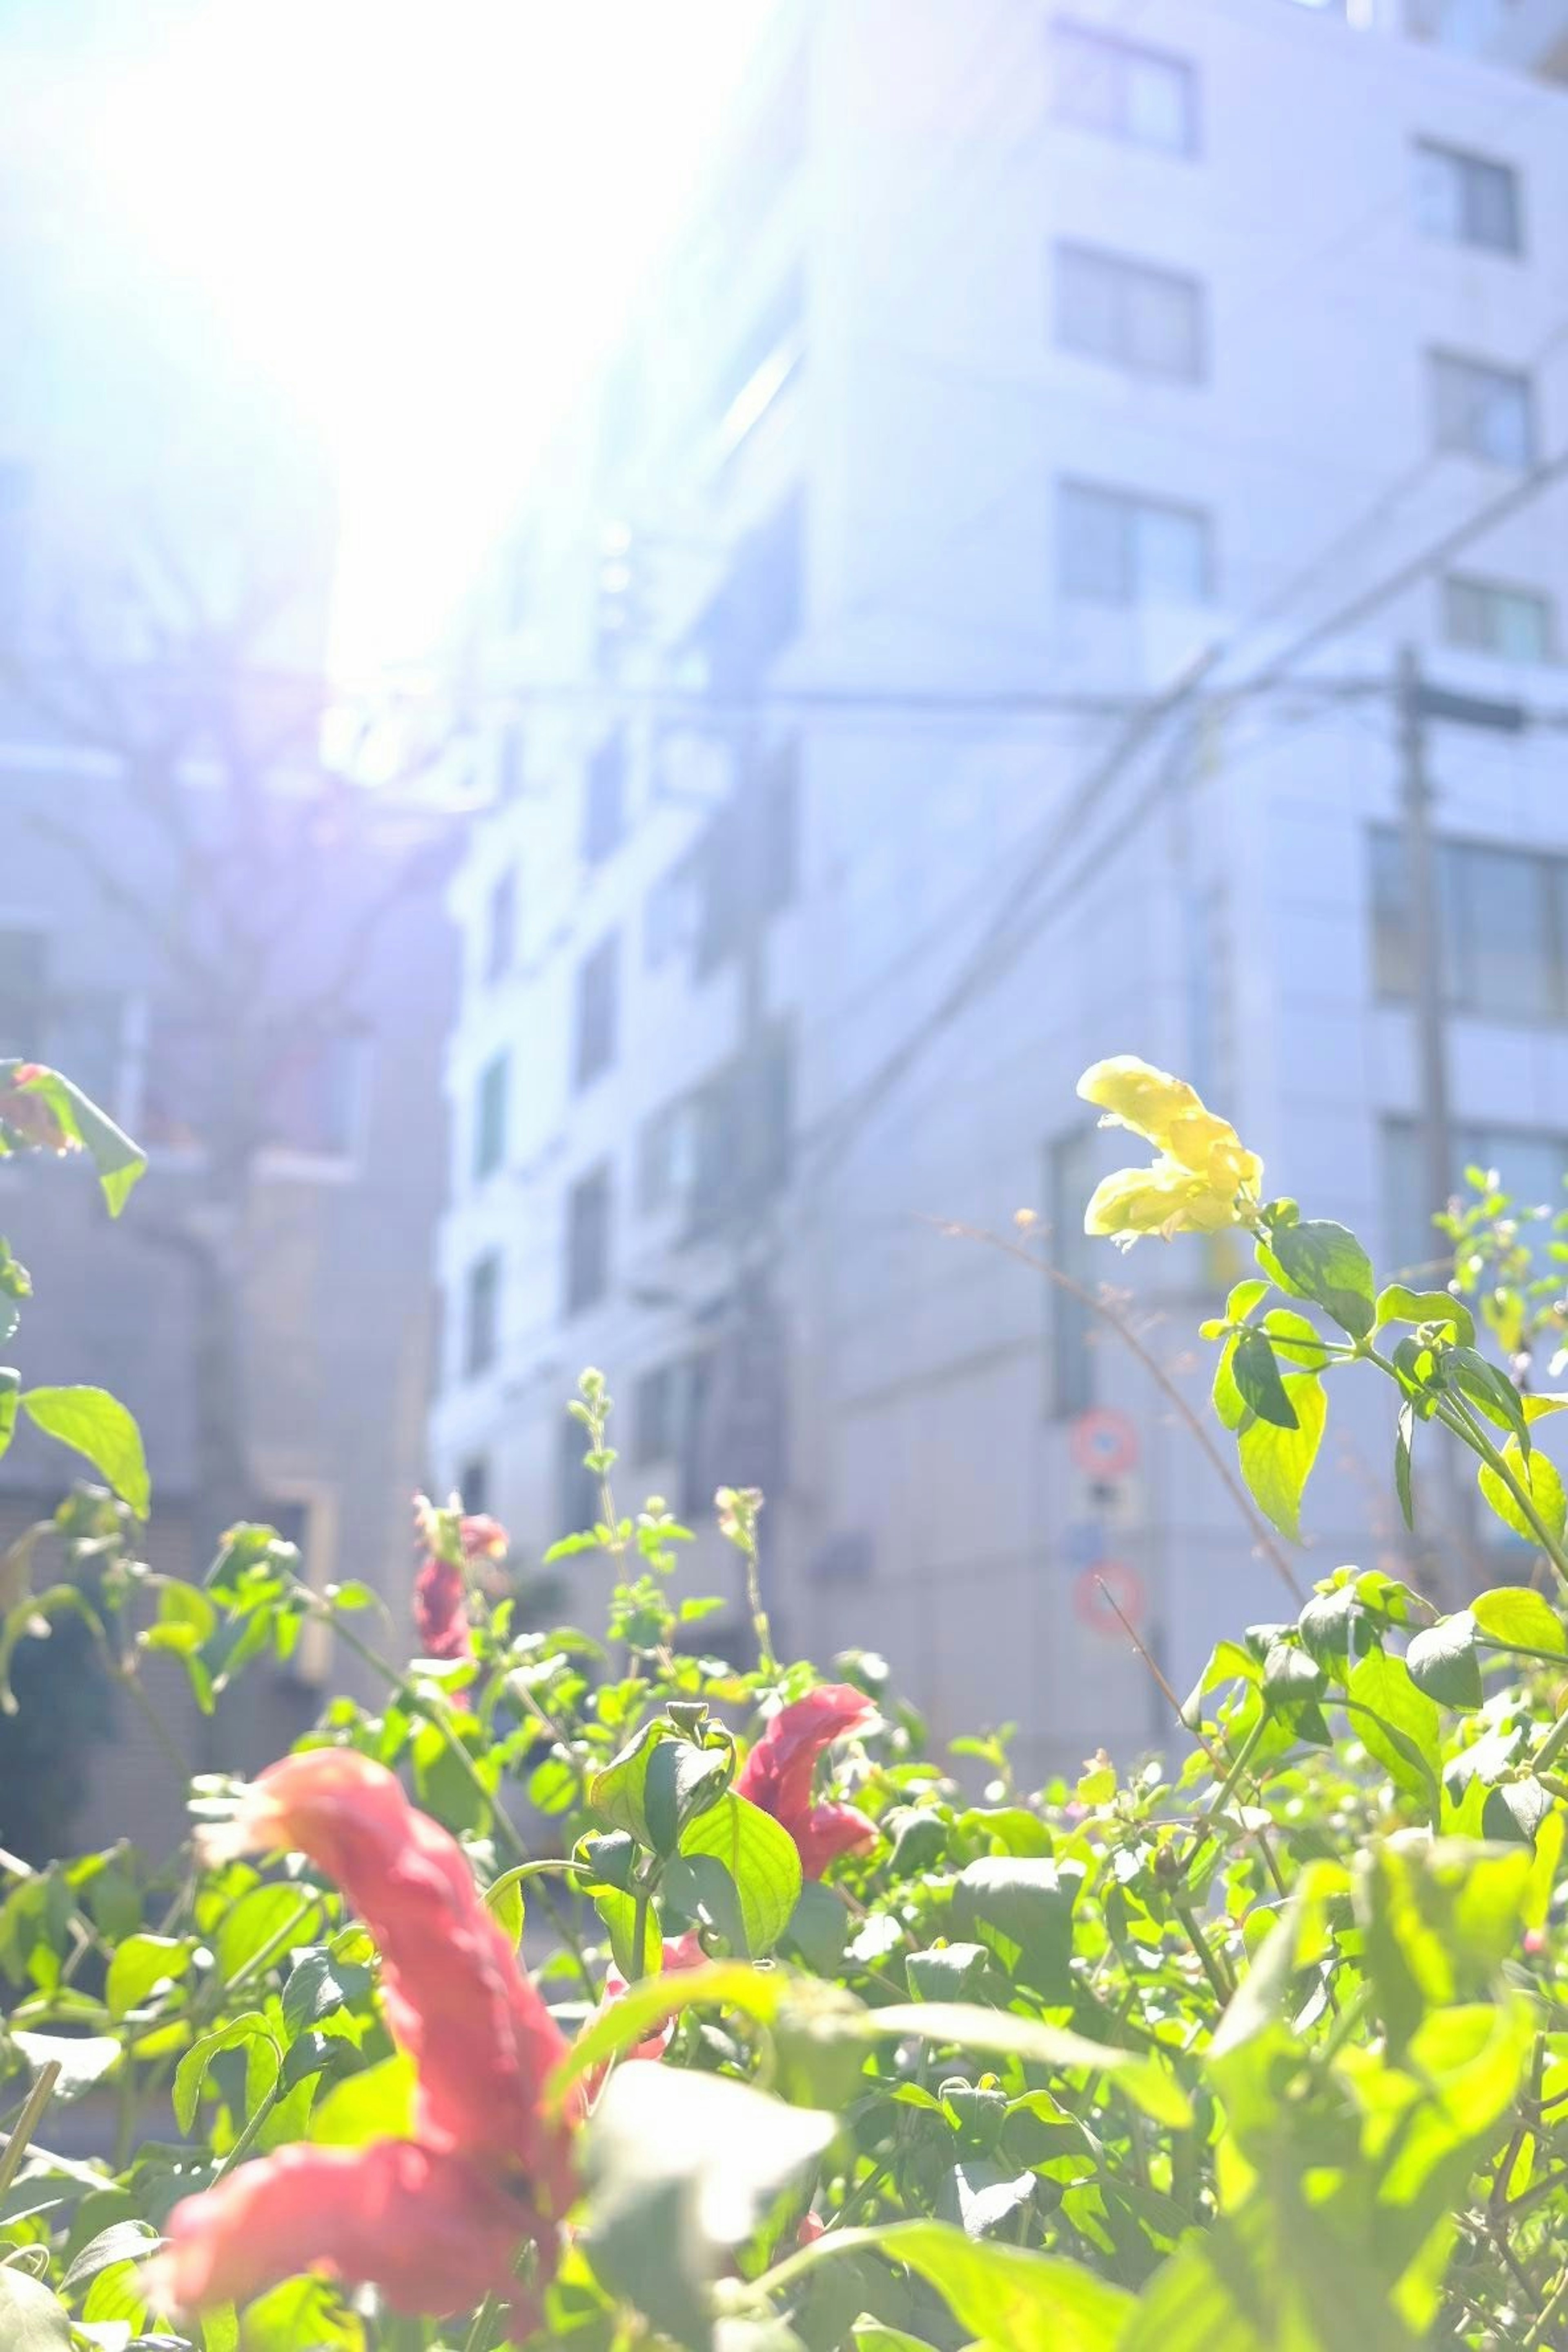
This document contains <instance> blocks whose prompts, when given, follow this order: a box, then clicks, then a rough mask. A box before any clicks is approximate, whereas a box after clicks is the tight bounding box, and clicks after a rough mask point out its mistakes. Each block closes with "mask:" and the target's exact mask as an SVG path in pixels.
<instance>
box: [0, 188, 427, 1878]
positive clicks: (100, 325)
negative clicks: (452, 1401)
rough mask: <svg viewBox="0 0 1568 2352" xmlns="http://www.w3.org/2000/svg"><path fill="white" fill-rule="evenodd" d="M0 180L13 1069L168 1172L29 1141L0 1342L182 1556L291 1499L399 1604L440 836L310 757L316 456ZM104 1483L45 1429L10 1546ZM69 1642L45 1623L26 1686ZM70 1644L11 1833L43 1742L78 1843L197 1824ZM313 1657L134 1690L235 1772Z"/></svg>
mask: <svg viewBox="0 0 1568 2352" xmlns="http://www.w3.org/2000/svg"><path fill="white" fill-rule="evenodd" d="M0 194H4V197H5V202H4V205H3V206H0V221H3V224H4V227H3V231H0V315H4V316H5V319H6V321H7V327H8V335H7V345H8V351H9V358H8V361H7V365H6V369H5V383H4V385H3V386H0V624H3V625H0V839H3V840H4V843H5V850H4V857H3V862H0V1055H13V1054H19V1055H24V1056H26V1057H29V1058H34V1059H38V1060H44V1061H48V1062H51V1063H55V1064H58V1066H60V1067H62V1068H63V1069H65V1070H66V1071H67V1072H68V1074H69V1075H70V1076H72V1077H74V1078H75V1079H76V1080H77V1081H78V1083H79V1084H80V1085H81V1086H82V1087H85V1088H86V1089H87V1090H88V1091H89V1093H90V1094H91V1095H92V1097H94V1098H95V1099H96V1100H97V1101H98V1102H99V1103H100V1105H101V1106H102V1107H103V1108H106V1109H107V1110H108V1111H109V1112H110V1114H111V1115H112V1116H113V1117H114V1118H118V1119H119V1120H120V1121H121V1123H122V1124H123V1125H124V1126H126V1127H127V1128H128V1129H130V1130H131V1131H132V1133H133V1134H134V1135H135V1136H136V1137H137V1138H138V1139H139V1140H141V1141H142V1143H143V1144H144V1145H145V1146H146V1147H147V1149H148V1150H149V1152H150V1155H151V1172H150V1173H149V1175H148V1177H147V1178H146V1180H145V1181H144V1183H143V1184H142V1187H141V1188H140V1190H139V1191H138V1192H137V1193H136V1195H135V1198H134V1202H133V1203H132V1207H131V1209H130V1211H129V1213H127V1214H126V1216H125V1217H124V1219H123V1221H122V1222H121V1223H119V1224H117V1225H112V1226H111V1225H110V1223H109V1220H108V1218H107V1215H106V1213H105V1211H104V1208H103V1204H102V1202H101V1201H100V1198H99V1196H98V1192H97V1188H96V1186H95V1185H94V1183H93V1182H92V1180H91V1176H90V1172H89V1171H82V1170H81V1169H79V1168H74V1167H70V1166H60V1165H58V1164H55V1163H52V1162H51V1163H41V1162H39V1161H37V1160H30V1159H28V1158H26V1157H25V1156H23V1157H16V1158H13V1159H9V1160H4V1161H3V1162H0V1225H3V1227H4V1230H5V1234H6V1235H7V1238H8V1239H9V1241H10V1243H11V1244H12V1246H13V1247H14V1249H15V1251H16V1255H17V1256H18V1257H19V1258H20V1259H21V1260H22V1261H23V1263H24V1264H25V1265H27V1266H28V1268H29V1269H30V1271H31V1274H32V1276H33V1280H34V1285H35V1295H34V1297H33V1298H32V1299H31V1300H30V1301H29V1302H28V1303H27V1306H26V1311H25V1315H24V1319H23V1323H22V1327H21V1329H20V1330H19V1332H18V1334H17V1336H16V1341H15V1342H14V1343H13V1350H11V1351H8V1352H14V1353H15V1355H16V1360H17V1361H18V1362H19V1363H20V1364H21V1365H22V1366H23V1367H25V1370H26V1379H27V1381H28V1382H29V1383H38V1382H53V1381H61V1382H72V1381H95V1382H99V1383H101V1384H102V1385H103V1386H105V1387H107V1388H109V1389H110V1390H111V1391H114V1393H116V1394H117V1395H118V1396H120V1397H121V1399H122V1400H123V1401H124V1402H126V1403H127V1404H128V1405H129V1406H130V1407H131V1409H132V1412H134V1413H135V1414H136V1415H137V1418H138V1420H139V1421H140V1423H141V1425H142V1431H143V1433H144V1436H145V1440H146V1444H147V1450H148V1455H149V1462H150V1467H151V1472H152V1478H153V1494H154V1513H153V1524H152V1528H151V1531H150V1536H149V1557H150V1559H152V1560H153V1563H154V1565H155V1566H158V1567H160V1568H162V1569H164V1570H171V1571H173V1572H174V1573H177V1574H181V1575H188V1576H192V1577H195V1578H197V1579H199V1578H200V1576H201V1575H202V1574H203V1573H205V1570H206V1568H207V1565H208V1563H209V1561H210V1560H211V1559H212V1558H213V1555H214V1549H215V1546H216V1538H217V1537H218V1535H219V1534H220V1532H221V1531H222V1529H223V1528H225V1527H226V1526H227V1525H229V1524H231V1523H232V1522H233V1521H234V1520H236V1519H237V1518H243V1517H254V1518H258V1519H265V1520H270V1521H272V1522H274V1523H275V1524H276V1525H277V1526H278V1528H279V1530H280V1531H281V1532H283V1533H284V1534H285V1535H287V1536H288V1537H289V1538H291V1539H293V1540H294V1541H296V1542H297V1543H298V1544H299V1545H300V1549H301V1552H302V1554H303V1558H304V1562H305V1568H306V1571H307V1572H308V1574H309V1575H310V1577H311V1578H312V1579H313V1580H315V1581H316V1582H317V1584H318V1585H321V1584H325V1583H327V1582H330V1581H332V1580H347V1579H351V1578H357V1579H363V1580H365V1581H366V1582H368V1583H369V1584H371V1585H372V1586H373V1587H374V1589H375V1590H376V1591H379V1592H382V1593H383V1594H384V1595H385V1596H387V1599H388V1601H389V1603H390V1605H391V1607H392V1608H393V1609H394V1611H395V1612H396V1614H397V1617H398V1619H399V1621H400V1622H401V1621H403V1620H405V1617H406V1599H407V1588H408V1580H409V1575H410V1571H411V1569H412V1565H413V1559H412V1551H411V1538H410V1524H409V1516H408V1506H409V1499H410V1497H411V1496H412V1494H413V1493H414V1491H415V1490H416V1487H418V1486H420V1485H421V1484H422V1483H423V1471H424V1445H425V1436H424V1415H425V1403H426V1385H427V1363H428V1357H429V1351H430V1348H431V1341H432V1312H431V1297H430V1288H429V1283H428V1279H427V1275H426V1263H427V1256H428V1247H429V1232H430V1227H431V1222H432V1219H433V1217H434V1215H435V1213H436V1209H437V1202H438V1201H439V1197H440V1191H441V1184H442V1171H443V1167H444V1159H445V1153H444V1146H443V1137H442V1127H443V1118H442V1105H441V1099H440V1066H441V1050H442V1039H443V1033H444V1029H445V1024H446V1021H447V1010H448V1004H449V999H450V989H451V978H452V959H451V950H450V941H449V933H448V930H447V925H446V922H445V919H444V918H443V915H442V911H441V886H442V880H443V872H444V866H443V860H444V856H445V842H446V828H445V827H444V826H443V825H441V824H438V823H437V822H436V821H435V819H434V818H433V817H432V815H431V814H430V813H429V811H428V810H427V809H424V810H422V809H420V808H419V807H417V806H416V805H415V804H413V803H411V802H410V801H409V800H408V799H407V798H406V797H400V796H399V795H397V794H395V793H383V794H370V793H365V792H363V791H359V790H356V789H355V788H353V786H351V785H348V784H345V783H344V782H342V779H341V778H334V777H333V776H332V775H331V774H330V773H329V772H327V771H326V770H325V769H324V768H323V765H322V761H321V722H322V713H323V708H324V702H325V688H324V674H325V663H326V649H327V628H328V620H329V614H330V610H331V596H332V586H333V570H334V563H335V556H336V516H335V511H334V502H333V492H332V477H331V468H330V466H329V464H328V462H327V459H326V457H325V456H324V454H323V453H322V451H321V448H320V446H319V445H318V444H317V443H316V442H315V441H314V440H313V439H312V438H311V436H310V434H309V432H308V431H307V429H306V428H305V427H304V425H302V423H301V421H300V418H299V417H298V416H297V415H292V414H290V413H289V411H288V410H287V408H286V407H285V406H284V405H283V404H280V403H279V400H278V399H277V396H276V394H275V393H273V392H271V391H270V390H268V389H266V388H264V387H263V386H262V385H261V384H260V383H258V381H257V380H256V378H255V377H254V375H250V374H247V373H246V371H245V370H243V369H242V368H240V367H239V366H238V365H237V363H236V362H232V361H231V359H230V357H229V356H228V355H226V352H224V350H223V349H222V348H221V346H220V345H219V344H218V342H217V341H216V338H215V331H214V321H213V320H212V317H211V315H210V312H209V311H208V310H206V309H205V308H204V307H203V306H202V305H201V304H200V303H199V302H195V301H187V300H186V299H184V295H183V293H182V290H181V289H180V288H179V287H178V285H177V284H174V283H172V282H170V281H169V280H168V279H167V278H156V279H153V278H147V277H144V276H142V277H139V276H138V275H137V273H136V272H135V271H134V269H132V268H131V267H130V266H129V264H128V261H127V258H126V257H125V256H123V255H121V254H117V253H113V252H111V251H109V250H106V249H105V248H104V247H103V246H102V245H101V243H93V242H92V241H90V240H89V239H87V238H85V237H81V236H76V235H71V234H68V233H67V225H66V224H63V223H62V222H60V221H59V220H58V219H57V218H56V216H55V215H54V213H53V212H52V211H51V209H50V207H49V206H48V205H47V204H42V203H37V202H34V203H30V204H29V203H26V202H24V201H23V192H22V191H21V190H20V189H19V188H18V187H17V186H16V184H12V183H9V182H7V183H5V185H4V187H3V188H0ZM106 380H107V382H108V383H110V386H111V394H106V390H105V384H106ZM106 404H107V407H108V409H109V411H110V414H111V417H112V423H111V425H106V422H105V415H106ZM84 1473H85V1465H82V1464H81V1463H79V1462H78V1463H76V1464H75V1465H73V1464H72V1462H71V1459H70V1457H69V1456H68V1454H65V1453H63V1452H62V1451H61V1450H60V1449H59V1448H58V1446H47V1445H46V1444H44V1443H43V1441H42V1440H40V1439H38V1438H37V1436H36V1435H29V1433H27V1432H26V1429H24V1430H23V1431H20V1432H18V1433H17V1436H16V1442H15V1444H13V1445H12V1446H11V1447H10V1448H9V1449H8V1451H6V1453H5V1457H4V1459H3V1461H0V1550H4V1549H5V1546H6V1545H7V1544H8V1543H9V1542H11V1541H13V1540H14V1539H15V1538H16V1537H17V1536H18V1535H19V1534H20V1533H21V1532H22V1530H23V1529H24V1528H26V1527H27V1526H28V1525H29V1524H31V1523H32V1522H33V1521H34V1520H36V1519H37V1518H38V1517H47V1515H48V1514H49V1513H50V1512H52V1511H53V1509H54V1507H55V1505H56V1503H57V1502H58V1498H59V1496H60V1495H61V1493H62V1492H63V1491H64V1490H65V1488H66V1487H67V1486H68V1484H69V1482H70V1480H71V1478H72V1476H73V1475H78V1474H84ZM67 1646H68V1636H67V1637H63V1638H61V1639H60V1640H58V1641H55V1642H50V1643H23V1645H22V1651H21V1654H20V1655H19V1658H18V1667H17V1671H18V1678H19V1681H21V1682H22V1683H23V1685H24V1696H26V1680H27V1678H28V1677H32V1678H33V1679H34V1680H35V1682H38V1683H39V1693H40V1694H41V1692H42V1689H43V1685H45V1684H47V1676H48V1674H49V1672H50V1670H51V1666H52V1664H53V1662H54V1658H55V1654H56V1653H57V1652H58V1651H61V1650H63V1649H65V1648H66V1647H67ZM78 1665H80V1662H79V1661H78ZM324 1666H325V1652H324V1650H323V1648H322V1646H321V1641H320V1640H319V1638H317V1636H316V1635H315V1634H313V1633H312V1634H308V1635H307V1637H306V1638H305V1640H304V1641H303V1642H302V1643H301V1645H300V1648H299V1649H298V1650H297V1651H296V1654H295V1656H294V1658H293V1660H292V1661H291V1663H290V1666H289V1672H288V1675H282V1674H279V1673H270V1674H266V1675H262V1676H260V1677H259V1678H258V1677H257V1676H255V1675H253V1676H252V1677H251V1678H250V1679H249V1681H247V1685H245V1687H244V1689H243V1692H242V1693H241V1694H240V1695H239V1696H237V1698H236V1699H235V1700H233V1701H229V1702H226V1703H225V1705H224V1706H222V1707H220V1709H219V1712H218V1714H217V1716H216V1718H211V1719H208V1718H204V1717H200V1716H199V1715H198V1713H197V1711H196V1709H195V1705H194V1703H193V1702H192V1701H191V1700H190V1698H189V1696H188V1693H187V1692H186V1690H185V1686H184V1675H183V1673H182V1672H181V1670H180V1669H179V1668H178V1666H177V1665H176V1664H174V1662H171V1661H165V1660H153V1661H149V1662H148V1664H147V1676H148V1679H149V1681H150V1682H151V1684H152V1685H153V1689H154V1692H155V1693H156V1695H157V1696H158V1698H159V1701H160V1704H161V1706H163V1710H164V1712H165V1714H166V1716H167V1717H168V1719H169V1721H170V1724H171V1726H172V1729H173V1733H174V1739H175V1741H176V1743H177V1744H178V1745H179V1746H180V1747H181V1748H183V1750H184V1756H185V1758H186V1759H187V1760H188V1762H189V1764H190V1765H191V1766H192V1767H193V1768H194V1769H203V1768H204V1767H205V1768H208V1769H211V1768H214V1767H218V1766H221V1767H223V1768H226V1769H233V1768H240V1767H243V1766H245V1765H246V1764H252V1765H254V1764H256V1763H258V1762H260V1761H261V1760H264V1759H266V1758H268V1757H270V1756H272V1755H274V1754H276V1753H277V1752H278V1751H279V1748H281V1747H283V1746H285V1745H287V1744H288V1742H289V1740H290V1739H291V1738H293V1737H295V1736H296V1734H297V1733H298V1731H299V1730H300V1728H301V1727H303V1725H304V1724H305V1723H306V1722H307V1721H309V1720H310V1719H311V1718H312V1717H313V1716H314V1714H315V1712H316V1710H317V1708H318V1706H319V1705H320V1699H321V1692H320V1689H319V1688H318V1687H317V1685H318V1684H319V1681H320V1678H321V1675H322V1673H323V1671H324ZM340 1666H341V1662H339V1661H335V1662H334V1667H333V1671H334V1672H338V1671H339V1670H340ZM40 1677H41V1678H42V1680H41V1682H40V1681H39V1678H40ZM76 1683H77V1684H78V1685H83V1686H84V1687H87V1688H89V1693H90V1696H89V1705H88V1710H87V1711H88V1714H89V1716H93V1715H94V1713H95V1710H96V1716H95V1719H93V1720H91V1721H87V1720H83V1721H82V1722H81V1723H80V1725H79V1731H80V1738H79V1740H77V1741H69V1742H65V1743H61V1742H60V1741H59V1738H58V1732H59V1724H58V1717H57V1716H56V1714H55V1712H54V1708H53V1706H51V1704H49V1703H47V1701H45V1702H44V1703H42V1704H40V1703H39V1697H38V1695H36V1696H35V1704H34V1706H32V1707H31V1708H28V1707H26V1706H24V1710H23V1714H22V1716H21V1717H17V1718H16V1719H15V1720H14V1721H13V1722H12V1723H9V1724H7V1726H6V1727H5V1731H6V1737H7V1740H8V1741H9V1743H10V1744H9V1745H8V1747H7V1748H6V1751H5V1768H4V1776H3V1777H7V1778H9V1780H10V1792H9V1795H8V1796H7V1798H6V1813H7V1830H6V1834H7V1835H8V1836H19V1835H20V1832H18V1831H16V1830H15V1829H14V1828H13V1827H12V1826H11V1825H10V1814H11V1809H12V1801H13V1800H15V1801H16V1803H18V1804H20V1803H21V1802H22V1801H23V1797H24V1794H25V1793H26V1792H25V1791H23V1790H21V1788H20V1786H19V1783H20V1782H21V1781H23V1780H26V1758H25V1743H26V1736H27V1732H28V1730H29V1728H31V1727H37V1729H38V1730H39V1732H40V1735H41V1739H42V1743H43V1748H44V1749H46V1750H47V1751H48V1761H47V1768H41V1769H47V1774H48V1775H49V1776H57V1775H59V1774H61V1773H65V1772H67V1771H68V1770H69V1769H74V1767H75V1766H76V1765H77V1764H79V1762H80V1761H81V1760H82V1759H84V1758H85V1759H87V1760H88V1761H89V1767H90V1771H89V1790H88V1795H87V1802H86V1806H85V1810H84V1811H83V1814H82V1816H81V1818H80V1819H79V1822H78V1823H77V1824H76V1828H75V1832H74V1834H76V1835H78V1836H79V1837H81V1838H84V1839H86V1840H89V1841H91V1842H93V1843H109V1842H110V1841H111V1840H112V1839H114V1838H116V1837H120V1836H125V1835H130V1836H133V1837H136V1838H138V1839H140V1840H142V1841H144V1842H146V1843H150V1844H151V1845H152V1846H153V1848H154V1850H160V1849H166V1848H167V1847H170V1846H172V1845H173V1844H174V1843H175V1842H176V1841H177V1839H178V1838H179V1837H180V1836H181V1835H182V1834H183V1832H184V1828H185V1826H186V1824H185V1820H184V1786H183V1783H182V1780H181V1779H180V1777H179V1775H178V1773H177V1772H176V1770H175V1769H174V1766H173V1764H172V1762H171V1761H170V1760H169V1759H167V1758H166V1757H165V1756H164V1755H163V1754H162V1753H161V1752H160V1750H159V1748H158V1747H157V1746H156V1745H155V1744H154V1742H153V1738H152V1737H151V1734H150V1732H149V1730H148V1727H147V1726H146V1724H145V1723H144V1721H143V1719H142V1717H140V1716H139V1715H137V1714H135V1713H134V1712H133V1711H132V1709H131V1708H130V1706H129V1705H128V1704H123V1703H122V1704H121V1705H120V1706H116V1707H114V1708H113V1709H112V1711H111V1714H110V1717H109V1719H107V1720H105V1719H102V1714H103V1708H104V1706H105V1698H104V1691H103V1686H102V1685H101V1684H99V1685H85V1684H84V1678H83V1675H81V1673H80V1671H79V1672H78V1675H77V1676H76ZM70 1686H71V1677H70V1676H69V1675H68V1676H67V1677H66V1679H65V1682H64V1683H63V1684H62V1685H60V1686H59V1688H58V1691H57V1694H56V1702H55V1703H56V1704H57V1705H58V1706H59V1707H61V1708H63V1707H64V1706H65V1705H66V1703H67V1698H68V1695H69V1689H70ZM79 1712H80V1710H79ZM18 1741H21V1742H22V1743H23V1744H22V1746H20V1747H19V1746H18V1745H17V1742H18ZM51 1742H53V1743H54V1745H53V1746H52V1747H51V1745H50V1743H51Z"/></svg>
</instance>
